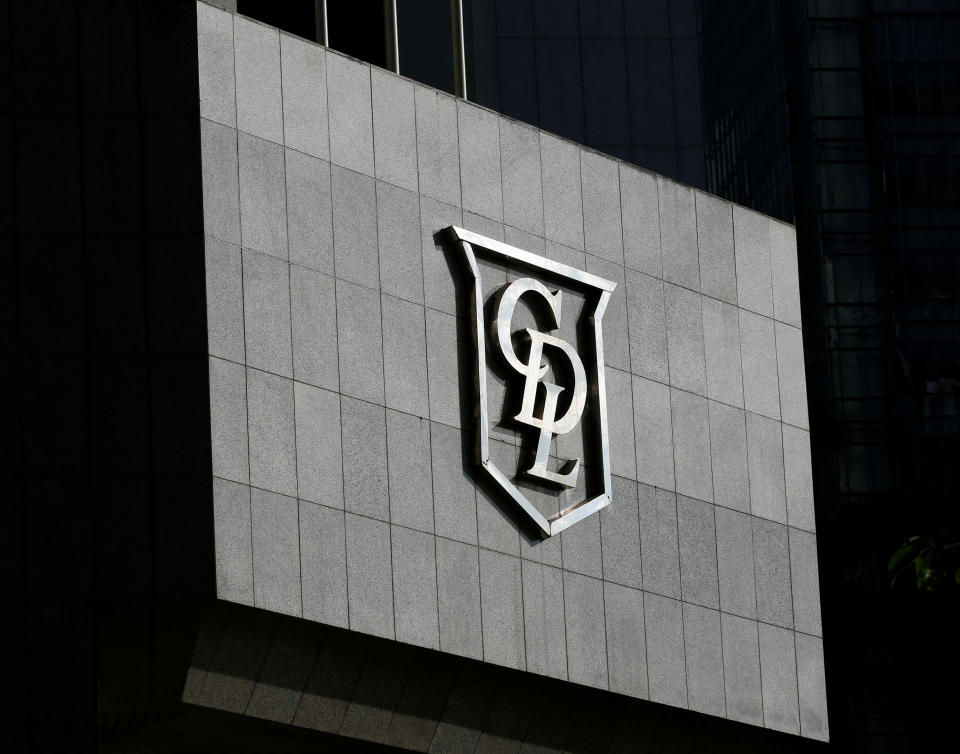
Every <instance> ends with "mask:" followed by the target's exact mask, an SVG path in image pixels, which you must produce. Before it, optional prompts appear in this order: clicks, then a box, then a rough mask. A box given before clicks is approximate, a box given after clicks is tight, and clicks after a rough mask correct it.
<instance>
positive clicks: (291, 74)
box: [280, 34, 330, 160]
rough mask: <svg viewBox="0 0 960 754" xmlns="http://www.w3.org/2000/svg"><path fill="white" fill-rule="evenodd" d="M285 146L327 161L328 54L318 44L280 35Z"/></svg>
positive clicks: (328, 137) (328, 140)
mask: <svg viewBox="0 0 960 754" xmlns="http://www.w3.org/2000/svg"><path fill="white" fill-rule="evenodd" d="M280 68H281V74H282V79H283V138H284V143H285V144H286V145H287V146H288V147H291V148H292V149H296V150H297V151H299V152H305V153H306V154H309V155H313V156H314V157H319V158H321V159H323V160H329V159H330V136H329V130H328V125H327V55H326V51H325V50H324V49H323V47H321V46H320V45H317V44H313V43H311V42H307V41H306V40H303V39H298V38H297V37H293V36H290V35H289V34H281V35H280Z"/></svg>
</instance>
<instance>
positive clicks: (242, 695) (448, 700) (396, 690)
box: [118, 603, 824, 753]
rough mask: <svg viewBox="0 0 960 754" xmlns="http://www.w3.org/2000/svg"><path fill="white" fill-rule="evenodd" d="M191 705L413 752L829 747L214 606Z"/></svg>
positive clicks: (207, 616)
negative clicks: (533, 748) (504, 748)
mask: <svg viewBox="0 0 960 754" xmlns="http://www.w3.org/2000/svg"><path fill="white" fill-rule="evenodd" d="M184 701H185V702H188V703H191V704H196V705H201V706H203V707H208V708H214V709H217V710H222V711H225V712H231V713H234V714H238V715H245V716H249V717H255V718H260V719H263V720H268V721H273V722H274V723H281V724H286V725H293V726H296V727H300V728H307V729H310V730H313V731H322V732H324V733H328V734H338V735H340V736H346V737H349V738H351V739H359V740H363V741H369V742H374V743H376V744H383V745H386V746H391V747H399V748H403V749H412V750H415V751H427V750H430V751H474V750H477V751H485V750H488V749H491V748H493V747H500V746H507V747H508V748H511V747H512V748H519V745H520V742H524V743H525V744H526V745H528V746H536V747H538V750H544V751H569V752H588V751H589V752H608V751H609V752H614V751H622V752H636V751H643V752H677V751H711V752H725V751H729V752H739V751H745V750H746V751H761V750H763V751H770V752H773V751H782V752H798V753H799V752H812V751H820V750H822V748H823V747H824V744H820V743H815V742H812V741H808V740H805V739H800V738H798V737H796V736H789V735H785V734H772V732H771V731H764V730H761V729H757V728H754V727H752V726H748V725H743V724H740V723H734V722H730V721H728V720H722V719H719V718H715V717H709V716H706V715H700V714H697V713H693V712H688V711H686V710H679V709H675V708H672V707H666V706H663V705H659V704H653V703H650V702H644V701H638V700H635V699H630V698H628V697H624V696H619V695H616V694H611V693H609V692H605V691H599V690H596V689H591V688H587V687H585V686H580V685H577V684H572V683H567V682H566V681H560V680H554V679H550V678H545V677H542V676H536V675H533V674H529V673H523V672H520V671H516V670H512V669H507V668H501V667H498V666H495V665H489V664H485V663H482V662H479V661H476V660H469V659H466V658H461V657H454V656H451V655H445V654H443V653H441V652H437V651H434V650H429V649H422V648H419V647H414V646H410V645H407V644H401V643H399V642H394V641H389V640H386V639H379V638H376V637H372V636H365V635H362V634H357V633H354V632H351V631H346V630H344V629H339V628H332V627H327V626H322V625H319V624H316V623H310V622H308V621H304V620H300V619H298V618H290V617H286V616H279V615H270V614H267V613H264V612H263V611H259V610H256V609H253V608H248V607H243V606H239V605H233V604H229V603H217V604H215V605H212V606H210V607H208V608H207V610H206V611H205V613H204V617H203V623H202V626H201V629H200V633H199V637H198V641H197V645H196V649H195V651H194V655H193V660H192V662H191V667H190V671H189V673H188V676H187V682H186V686H185V689H184ZM288 730H289V729H288ZM291 745H292V744H291ZM312 745H313V746H314V750H315V747H316V745H317V741H316V740H313V744H312ZM344 745H349V744H347V743H346V742H344ZM306 746H307V742H306V739H305V742H304V747H305V748H304V749H299V748H291V749H290V751H301V750H303V751H306V750H307V749H306ZM231 750H232V749H231ZM370 750H374V751H375V750H379V749H378V748H377V749H370ZM118 751H119V749H118ZM138 751H141V750H140V749H138ZM143 751H149V749H144V750H143ZM212 751H217V749H212Z"/></svg>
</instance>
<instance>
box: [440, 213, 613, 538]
mask: <svg viewBox="0 0 960 754" xmlns="http://www.w3.org/2000/svg"><path fill="white" fill-rule="evenodd" d="M445 232H446V234H447V235H448V238H449V239H450V240H451V242H452V243H454V244H457V245H459V247H460V248H461V249H462V252H463V255H464V258H465V261H466V265H467V268H468V270H469V276H470V277H468V282H467V289H468V291H469V295H470V306H469V310H470V318H471V322H470V325H471V328H470V329H471V341H472V344H473V346H474V348H475V351H474V356H475V358H474V362H473V369H472V374H471V378H472V382H473V389H474V396H475V403H474V421H475V430H476V443H475V450H476V463H477V464H478V466H479V467H480V468H481V469H482V472H483V473H485V474H486V475H488V476H489V478H490V479H491V480H492V481H493V482H494V483H495V485H496V487H498V488H499V489H501V490H502V491H503V492H504V493H505V495H506V498H507V499H508V500H509V501H511V502H512V504H513V506H514V508H515V510H516V511H517V514H518V515H519V517H520V518H521V520H525V521H526V522H527V523H528V524H530V525H532V526H533V527H535V529H536V530H537V531H538V533H539V535H540V536H541V537H543V538H547V537H550V536H552V535H554V534H557V533H559V532H561V531H563V530H564V529H566V528H568V527H570V526H572V525H573V524H575V523H576V522H578V521H581V520H583V519H584V518H586V517H587V516H589V515H590V514H592V513H596V512H597V511H599V510H600V509H601V508H603V507H605V506H607V505H609V503H610V501H611V480H610V451H609V434H608V431H607V399H606V386H605V383H604V363H603V328H602V320H603V314H604V311H605V310H606V307H607V303H608V302H609V300H610V295H611V293H612V292H613V290H614V288H615V287H616V284H615V283H612V282H610V281H609V280H605V279H603V278H601V277H598V276H597V275H592V274H590V273H588V272H584V271H583V270H579V269H577V268H575V267H571V266H569V265H567V264H563V263H561V262H559V261H556V260H553V259H548V258H546V257H543V256H540V255H538V254H534V253H531V252H529V251H525V250H523V249H519V248H516V247H514V246H510V245H509V244H506V243H503V242H501V241H497V240H495V239H492V238H487V237H486V236H482V235H480V234H478V233H473V232H471V231H468V230H464V229H462V228H457V227H452V226H451V227H449V228H447V229H446V231H445ZM498 271H499V272H498ZM485 275H486V276H487V277H488V278H493V277H496V278H497V279H496V280H493V281H491V280H490V279H487V280H485V279H484V277H485ZM471 282H472V286H471V285H470V283H471ZM565 316H566V319H565ZM525 324H526V325H530V326H526V327H525V326H524V325H525ZM498 375H499V376H498ZM495 385H496V386H498V387H499V388H502V389H501V390H500V392H501V393H502V395H501V398H502V399H501V400H497V401H493V402H492V401H491V400H490V394H489V393H488V389H489V388H491V387H493V386H495ZM503 396H505V397H503ZM499 427H505V428H507V429H508V430H509V431H512V432H514V433H515V435H516V436H517V437H518V438H519V439H518V440H517V445H518V447H519V448H520V450H519V457H520V461H519V463H518V464H517V466H516V468H505V467H504V464H503V462H502V461H501V462H500V463H497V462H495V460H494V457H493V454H492V453H491V432H492V430H494V429H495V428H499ZM568 436H576V438H577V439H576V441H575V442H567V443H562V442H560V441H558V440H560V438H565V437H568ZM563 449H566V450H568V451H570V454H571V455H572V454H573V453H576V454H577V455H575V456H574V457H561V455H562V450H563ZM538 486H540V487H544V488H548V489H553V490H557V489H561V490H568V491H572V494H573V495H574V497H573V499H572V500H571V499H570V494H571V493H568V494H567V496H566V497H567V502H566V504H565V505H563V506H561V507H559V509H558V510H557V511H556V512H555V513H550V514H546V513H544V512H542V511H541V510H540V509H538V507H537V506H536V505H535V504H534V503H533V502H532V501H531V499H530V496H529V495H528V494H527V490H529V489H535V488H536V487H538Z"/></svg>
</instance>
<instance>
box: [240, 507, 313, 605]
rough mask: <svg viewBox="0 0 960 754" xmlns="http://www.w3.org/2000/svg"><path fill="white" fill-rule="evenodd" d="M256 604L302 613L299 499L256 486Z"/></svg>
mask: <svg viewBox="0 0 960 754" xmlns="http://www.w3.org/2000/svg"><path fill="white" fill-rule="evenodd" d="M250 508H251V520H252V527H251V528H252V531H253V593H254V605H255V606H256V607H258V608H261V609H262V610H269V611H270V612H275V613H283V614H285V615H295V616H298V617H299V616H300V614H301V604H300V542H299V533H298V527H299V523H298V518H299V517H298V513H297V501H296V500H295V499H294V498H292V497H285V496H283V495H277V494H275V493H273V492H266V491H265V490H258V489H256V488H254V489H252V490H251V492H250Z"/></svg>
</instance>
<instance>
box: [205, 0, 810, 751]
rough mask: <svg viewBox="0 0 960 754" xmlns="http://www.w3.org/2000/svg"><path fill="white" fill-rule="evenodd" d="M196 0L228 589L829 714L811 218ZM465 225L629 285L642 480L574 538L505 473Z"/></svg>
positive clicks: (499, 274) (606, 678)
mask: <svg viewBox="0 0 960 754" xmlns="http://www.w3.org/2000/svg"><path fill="white" fill-rule="evenodd" d="M198 8H199V12H198V45H199V75H200V97H201V103H200V108H201V110H200V111H201V123H200V133H201V145H202V151H203V154H202V158H203V163H202V167H203V179H204V221H205V232H206V235H207V252H206V260H207V304H208V322H209V327H208V340H209V353H210V357H211V358H210V390H211V431H212V435H213V437H212V449H213V471H214V476H215V484H214V501H213V504H214V514H215V515H214V518H215V533H216V547H217V584H218V594H219V596H221V597H222V598H223V599H227V600H230V601H235V602H240V603H244V604H252V605H254V606H256V607H260V608H263V609H265V610H270V611H276V612H282V613H288V614H293V615H298V616H300V615H302V616H303V617H304V618H307V619H309V620H315V621H320V622H323V623H328V624H331V625H336V626H342V627H347V628H350V629H352V630H355V631H359V632H362V633H369V634H374V635H377V636H382V637H387V638H390V639H396V640H397V641H400V642H407V643H410V644H417V645H420V646H424V647H431V648H438V649H440V650H441V651H443V652H450V653H453V654H457V655H461V656H465V657H472V658H477V659H482V660H484V661H486V662H490V663H495V664H498V665H504V666H508V667H512V668H518V669H521V670H526V671H528V672H531V673H536V674H541V675H546V676H552V677H555V678H562V679H569V680H571V681H573V682H576V683H580V684H586V685H589V686H595V687H599V688H601V689H610V690H612V691H615V692H618V693H623V694H628V695H630V696H634V697H639V698H644V699H646V698H649V699H652V700H654V701H659V702H663V703H666V704H670V705H675V706H680V707H689V708H691V709H695V710H698V711H701V712H705V713H708V714H711V715H718V716H725V717H729V718H731V719H734V720H739V721H744V722H748V723H752V724H755V725H765V726H767V727H771V728H775V729H778V730H785V731H790V732H794V733H800V734H801V735H804V736H808V737H813V738H826V737H827V727H826V717H825V709H826V706H825V699H824V690H823V689H824V686H823V658H822V640H821V638H820V633H821V631H820V604H819V588H818V583H817V571H816V539H815V534H814V531H815V525H814V519H813V505H812V492H811V478H810V459H809V431H808V424H807V414H806V399H805V384H804V381H803V352H802V339H801V335H800V330H799V329H798V328H799V325H800V319H799V317H800V313H799V306H798V296H797V285H796V276H797V272H796V270H797V267H796V245H795V241H794V232H793V229H792V228H790V227H789V226H785V225H783V224H781V223H778V222H776V221H773V220H771V219H769V218H767V217H764V216H762V215H759V214H757V213H754V212H751V211H749V210H746V209H743V208H741V207H734V206H732V205H730V204H729V203H727V202H724V201H722V200H719V199H716V198H714V197H711V196H708V195H706V194H703V193H701V192H698V191H693V190H692V189H689V188H687V187H685V186H682V185H679V184H676V183H674V182H672V181H669V180H667V179H665V178H662V177H658V176H656V175H653V174H651V173H648V172H646V171H643V170H642V169H639V168H636V167H634V166H631V165H627V164H624V163H618V162H617V161H616V160H613V159H611V158H608V157H606V156H603V155H599V154H597V153H595V152H592V151H590V150H587V149H584V148H582V147H580V146H578V145H576V144H572V143H569V142H565V141H563V140H560V139H558V138H556V137H554V136H551V135H548V134H544V133H541V132H539V131H537V130H536V129H533V128H530V127H528V126H525V125H523V124H519V123H516V122H514V121H510V120H508V119H505V118H502V117H501V116H499V115H497V114H495V113H491V112H490V111H488V110H485V109H483V108H480V107H477V106H475V105H473V104H471V103H468V102H464V101H462V100H456V99H454V98H452V97H449V96H448V95H446V94H442V93H438V92H435V91H432V90H429V89H427V88H425V87H423V86H421V85H419V84H412V83H411V82H409V81H407V80H404V79H401V78H399V77H397V76H394V75H392V74H390V73H387V72H385V71H383V70H381V69H376V68H371V67H370V66H368V65H365V64H362V63H359V62H357V61H354V60H350V59H348V58H345V57H343V56H342V55H339V54H337V53H334V52H331V51H328V50H326V49H324V48H322V47H318V46H316V45H313V44H311V43H309V42H306V41H304V40H301V39H297V38H295V37H291V36H288V35H286V34H282V33H278V32H277V31H276V30H274V29H270V28H269V27H266V26H263V25H262V24H258V23H256V22H253V21H250V20H247V19H245V18H243V17H240V16H232V15H231V14H229V13H225V12H222V11H219V10H216V9H214V8H212V7H210V6H207V5H205V4H200V5H199V6H198ZM448 225H462V226H464V227H467V228H468V229H472V230H475V231H476V232H479V233H481V234H484V235H488V236H491V237H495V238H498V239H505V240H506V241H507V242H508V243H512V244H514V245H518V246H521V247H522V248H525V249H527V250H529V251H532V252H534V253H538V254H545V255H546V256H548V257H550V258H553V259H557V260H560V261H563V262H565V263H567V264H571V265H574V266H576V267H579V268H581V269H586V270H588V271H591V272H594V273H596V274H599V275H603V276H605V277H607V278H609V279H611V280H614V281H616V282H617V283H618V286H617V288H616V290H615V292H614V294H613V298H612V299H611V301H610V305H609V307H608V311H607V314H606V315H605V319H604V326H605V333H604V335H605V355H606V360H607V365H608V369H607V382H606V387H607V400H608V411H609V414H610V436H611V448H610V452H611V458H612V466H613V469H612V471H613V474H614V475H615V476H614V479H613V503H612V505H611V506H610V507H609V508H607V509H606V510H605V511H603V512H602V513H601V514H600V515H597V516H593V517H590V518H588V519H586V520H584V521H583V522H581V523H579V524H577V525H576V526H575V527H573V528H571V529H569V530H567V531H566V532H565V533H564V534H563V535H561V536H557V537H555V538H553V539H551V540H547V541H540V540H537V539H531V538H530V534H529V532H527V531H525V530H523V529H522V528H518V526H517V524H516V523H515V522H514V520H513V519H512V518H511V517H510V516H509V515H507V514H505V512H504V509H503V507H502V502H503V501H502V500H500V499H499V498H498V497H497V495H496V494H495V493H494V492H492V491H491V490H490V489H489V487H488V486H487V485H478V478H479V476H478V474H477V472H476V470H475V469H474V466H473V456H472V436H469V435H465V431H464V430H463V428H462V427H463V425H465V424H468V423H469V421H470V417H471V416H472V405H471V403H470V400H471V398H470V396H471V392H470V388H469V383H468V382H467V381H468V379H469V377H468V375H467V372H466V371H465V366H464V363H465V362H464V354H465V352H468V350H467V343H468V340H467V339H466V336H465V335H464V332H465V328H464V326H463V324H464V323H463V320H462V317H464V316H465V312H466V311H468V310H467V309H466V308H465V306H464V301H463V300H462V296H463V292H462V289H461V288H458V286H459V285H460V284H461V281H462V278H463V275H464V270H463V269H462V260H461V259H460V257H459V256H458V255H457V254H455V253H451V250H450V249H449V248H447V247H446V246H445V245H444V244H443V243H442V241H441V239H439V238H438V237H437V236H436V234H437V232H438V231H440V230H442V229H443V228H445V227H446V226H448ZM511 274H513V272H512V271H510V270H505V269H504V268H503V267H499V266H497V265H492V264H485V265H484V267H483V275H484V282H485V290H486V291H487V292H488V293H490V292H492V291H493V290H494V289H495V287H496V285H498V284H499V283H502V282H504V281H506V280H507V279H508V276H509V275H511ZM564 306H565V307H566V306H567V305H566V304H565V305H564ZM565 316H566V313H565ZM493 382H494V384H492V386H491V405H496V406H499V405H501V403H502V400H503V388H502V385H501V384H500V383H498V382H495V381H493ZM493 436H494V441H493V442H492V451H491V452H492V454H493V456H494V457H495V458H496V459H498V461H499V462H500V463H502V464H504V465H505V466H511V467H512V466H513V465H515V463H516V459H517V453H518V449H517V447H516V443H515V438H514V436H513V435H512V434H511V433H509V432H504V431H501V430H496V431H495V432H494V435H493ZM582 445H583V440H582V438H580V439H578V438H575V437H574V436H573V435H569V436H565V437H563V438H562V439H561V440H560V441H559V442H558V443H557V448H558V451H557V452H559V453H560V455H561V456H565V455H566V456H573V455H576V454H578V453H580V452H582ZM571 494H572V493H571ZM571 494H566V496H558V495H556V494H553V493H550V492H548V491H545V490H538V489H531V490H530V491H529V496H530V498H531V501H532V502H533V503H534V504H535V505H537V506H538V507H539V508H540V509H541V510H543V511H544V512H546V513H552V512H556V511H557V510H558V509H559V508H560V507H561V506H563V505H568V504H569V503H570V501H572V500H573V498H572V497H571ZM358 682H361V683H362V682H363V679H362V678H360V680H359V681H358ZM309 714H310V710H309V705H307V706H306V707H301V709H300V710H299V711H298V715H301V716H304V715H305V716H309ZM349 714H350V713H349V710H346V711H345V712H344V715H346V716H345V717H343V720H344V721H346V720H347V719H348V717H349ZM303 719H304V720H306V717H304V718H303ZM295 722H296V720H295ZM310 724H311V725H313V723H310ZM346 724H347V723H346V722H344V725H346ZM443 725H445V724H444V723H441V727H442V726H443ZM384 730H385V731H386V728H385V729H384ZM444 730H446V729H444ZM441 733H442V731H440V730H439V729H438V734H437V735H438V736H439V735H440V734H441ZM449 733H450V735H454V732H453V728H452V727H451V728H450V731H449ZM385 735H386V733H385ZM443 735H444V736H445V735H447V733H443Z"/></svg>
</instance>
